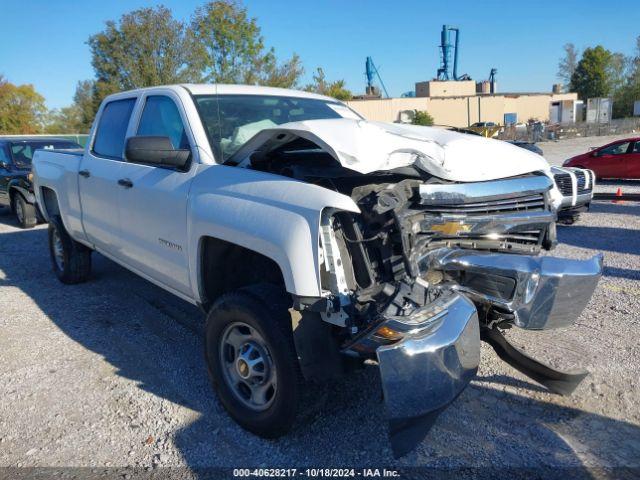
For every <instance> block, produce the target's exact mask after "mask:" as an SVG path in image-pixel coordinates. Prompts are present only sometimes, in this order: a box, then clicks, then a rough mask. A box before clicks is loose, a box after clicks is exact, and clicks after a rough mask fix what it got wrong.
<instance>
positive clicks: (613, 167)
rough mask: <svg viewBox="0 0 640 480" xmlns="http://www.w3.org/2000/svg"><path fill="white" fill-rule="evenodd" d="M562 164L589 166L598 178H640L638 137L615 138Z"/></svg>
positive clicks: (639, 142)
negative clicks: (613, 140)
mask: <svg viewBox="0 0 640 480" xmlns="http://www.w3.org/2000/svg"><path fill="white" fill-rule="evenodd" d="M562 166H563V167H578V168H589V169H591V170H593V171H594V172H596V176H597V177H598V178H640V138H627V139H625V140H616V141H615V142H612V143H609V144H607V145H605V146H603V147H598V148H596V149H594V150H592V151H590V152H587V153H583V154H582V155H578V156H575V157H573V158H570V159H569V160H566V161H565V162H564V163H563V164H562Z"/></svg>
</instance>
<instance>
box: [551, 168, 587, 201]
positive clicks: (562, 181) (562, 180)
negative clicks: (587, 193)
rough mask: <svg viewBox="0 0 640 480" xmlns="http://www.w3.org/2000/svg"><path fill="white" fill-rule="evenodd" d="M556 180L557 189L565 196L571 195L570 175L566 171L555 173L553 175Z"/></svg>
mask: <svg viewBox="0 0 640 480" xmlns="http://www.w3.org/2000/svg"><path fill="white" fill-rule="evenodd" d="M553 178H554V180H555V181H556V185H557V186H558V190H560V193H562V195H564V196H565V197H570V196H571V195H573V185H572V182H571V175H570V174H568V173H557V174H555V175H554V176H553ZM582 181H583V185H584V177H582Z"/></svg>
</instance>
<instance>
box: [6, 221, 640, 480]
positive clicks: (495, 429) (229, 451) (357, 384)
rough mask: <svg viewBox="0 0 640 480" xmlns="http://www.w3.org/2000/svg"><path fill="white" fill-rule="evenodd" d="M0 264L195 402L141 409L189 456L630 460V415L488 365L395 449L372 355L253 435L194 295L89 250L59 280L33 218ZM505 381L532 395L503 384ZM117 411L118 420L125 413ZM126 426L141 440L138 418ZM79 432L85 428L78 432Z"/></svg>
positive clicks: (633, 457)
mask: <svg viewBox="0 0 640 480" xmlns="http://www.w3.org/2000/svg"><path fill="white" fill-rule="evenodd" d="M0 221H2V222H4V218H3V219H2V220H0ZM571 230H573V229H571ZM589 230H591V229H589ZM589 236H590V235H589ZM0 270H2V272H3V273H4V278H3V277H0V287H2V286H15V287H17V288H19V289H21V290H23V291H24V292H25V293H26V294H28V295H29V296H30V297H31V298H33V300H34V301H35V302H36V303H37V305H38V307H39V308H40V309H41V310H42V311H43V312H44V313H45V314H46V315H47V316H48V317H49V318H50V319H51V321H52V322H54V323H55V324H56V325H57V327H58V328H59V329H60V330H61V331H62V332H64V333H65V334H66V335H67V336H68V337H70V338H71V339H73V340H74V341H75V342H78V343H79V344H80V345H82V346H84V347H85V348H87V349H89V350H91V351H93V352H96V353H97V354H99V355H101V356H102V357H103V358H104V359H105V360H106V361H107V362H108V363H110V364H111V365H113V366H114V367H115V368H116V369H117V375H120V376H122V377H125V378H128V379H131V380H133V381H135V382H136V384H137V388H140V389H141V390H144V391H146V392H150V393H151V394H153V395H155V396H158V397H159V398H161V399H165V400H167V401H169V402H172V403H174V404H178V405H182V406H184V407H187V408H189V409H192V410H193V411H194V412H196V416H195V419H194V421H193V422H192V423H190V424H189V425H187V426H184V427H181V428H179V429H178V430H177V431H176V427H175V423H173V424H172V423H171V420H172V419H171V412H172V410H171V409H169V410H167V409H166V408H163V409H162V411H158V412H151V413H150V414H149V413H148V414H146V417H147V418H148V417H151V418H155V419H158V420H159V421H160V422H162V425H163V430H164V431H165V432H167V433H166V434H167V435H171V437H172V440H173V442H174V443H175V445H176V446H177V448H178V449H179V451H180V453H181V455H182V456H183V458H184V461H185V463H186V464H187V465H188V466H189V467H191V468H203V467H213V466H225V467H252V466H267V467H285V466H290V467H293V466H296V467H299V466H312V467H321V466H333V467H345V466H360V467H363V466H364V467H370V466H381V465H386V466H396V467H398V466H399V467H402V466H405V467H411V466H429V467H433V468H446V469H448V468H460V467H464V468H469V467H471V468H472V467H484V468H489V467H490V468H493V469H499V468H503V467H516V468H525V467H529V468H544V467H549V468H550V467H552V466H563V467H569V468H570V469H573V470H571V471H575V472H577V473H578V474H580V473H584V471H583V470H581V469H582V468H583V467H582V465H583V464H584V462H586V461H588V462H590V463H591V464H595V465H606V466H612V467H616V466H631V465H635V466H637V465H638V461H639V459H640V428H638V426H635V425H632V424H629V423H626V422H621V421H616V420H614V419H610V418H606V417H603V416H600V415H595V414H591V413H587V412H582V411H580V410H577V409H574V408H568V407H563V406H560V405H555V404H552V403H548V401H544V400H545V399H546V400H548V399H549V398H551V397H548V396H547V394H546V393H542V392H543V389H542V388H540V387H537V386H535V385H531V384H528V383H525V382H520V381H518V380H514V379H511V378H508V377H503V376H500V375H497V376H495V375H492V376H487V377H484V378H479V379H478V380H476V381H474V382H473V383H472V385H471V386H470V387H469V388H467V390H465V391H464V392H463V394H462V395H461V396H460V397H459V398H458V400H457V401H456V402H455V403H454V404H453V405H452V406H451V407H450V408H448V409H447V410H446V411H445V412H444V413H443V414H442V416H441V417H440V419H439V420H438V422H437V423H436V426H435V427H434V429H433V430H432V432H431V433H430V435H429V436H428V437H427V438H426V440H425V441H424V442H422V444H421V445H420V446H419V447H418V448H417V449H416V450H414V451H413V452H411V453H409V454H408V455H407V456H405V457H404V458H402V459H400V460H395V459H394V458H393V457H392V455H391V451H390V449H389V445H388V442H387V437H386V425H385V421H384V418H385V412H384V408H383V404H382V399H381V391H380V384H379V379H378V375H377V371H376V369H375V368H373V367H369V368H366V369H364V370H362V371H360V372H357V373H356V374H354V375H352V376H350V377H349V378H348V379H346V380H344V381H341V382H339V383H335V384H333V385H331V387H330V388H329V389H328V394H327V396H326V397H325V400H324V402H323V406H322V410H320V411H319V412H321V413H316V414H315V415H313V416H311V417H310V418H307V419H306V421H305V422H304V423H303V424H302V425H301V426H300V427H298V428H297V429H296V430H294V431H293V432H291V433H290V434H289V435H287V436H286V437H283V438H281V439H278V440H271V441H269V440H263V439H260V438H257V437H255V436H253V435H251V434H249V433H247V432H245V431H244V430H242V429H241V428H240V427H238V426H237V425H236V424H235V423H234V422H233V421H232V420H230V418H229V417H228V416H227V415H226V414H225V413H224V411H223V409H222V408H221V406H220V404H219V403H218V402H217V400H216V399H215V397H214V395H213V394H212V391H211V388H210V386H209V382H208V379H207V374H206V371H205V368H204V360H203V354H202V351H203V346H202V342H201V337H202V334H201V330H202V321H203V316H202V314H201V313H200V312H199V311H198V310H197V309H196V308H195V307H193V306H191V305H189V304H187V303H185V302H182V301H181V300H179V299H176V298H175V297H174V296H172V295H171V294H169V293H166V292H164V291H162V290H161V289H159V288H157V287H155V286H154V285H152V284H150V283H148V282H146V281H144V280H142V279H140V278H138V277H137V276H135V275H133V274H131V273H129V272H127V271H125V270H124V269H122V268H120V267H118V266H116V265H115V264H113V263H111V262H109V261H107V260H106V259H104V258H103V257H101V256H99V255H95V256H94V271H95V275H94V278H93V279H92V280H91V281H89V282H88V283H85V284H82V285H75V286H63V285H62V284H60V283H59V282H58V281H57V280H56V279H55V277H54V275H53V273H52V272H51V271H50V263H49V258H48V252H47V248H46V229H44V228H38V229H35V230H27V231H19V230H12V231H8V232H6V233H3V234H0ZM523 383H525V384H524V385H522V384H523ZM505 384H506V385H509V387H505V386H504V385H505ZM514 386H516V387H524V388H526V389H528V390H529V391H531V396H535V397H537V398H531V397H529V396H527V397H524V396H521V395H517V394H514V393H510V392H509V390H510V389H511V390H512V389H513V387H514ZM581 388H587V387H585V386H583V387H581ZM78 401H83V399H79V400H78ZM119 401H128V400H127V399H126V398H125V399H124V400H123V399H120V398H114V399H113V403H114V406H113V408H114V409H115V408H122V409H123V410H124V411H125V412H127V407H128V406H129V405H128V404H125V405H120V404H119V403H118V402H119ZM154 405H155V404H154ZM134 420H135V418H132V419H131V422H132V425H131V426H130V428H134V426H133V423H134ZM119 421H121V422H123V423H124V424H125V426H123V427H122V428H127V427H126V423H127V422H128V421H129V420H126V416H125V417H120V420H119ZM135 428H137V429H139V433H140V441H141V442H144V439H145V438H146V436H147V434H148V432H147V431H145V425H136V426H135ZM91 435H92V432H90V431H87V432H86V436H87V438H88V439H90V438H91V437H90V436H91ZM117 461H118V460H117V459H116V460H115V462H117ZM127 461H128V460H127V458H122V459H120V462H122V464H124V465H126V463H127ZM115 462H114V464H115Z"/></svg>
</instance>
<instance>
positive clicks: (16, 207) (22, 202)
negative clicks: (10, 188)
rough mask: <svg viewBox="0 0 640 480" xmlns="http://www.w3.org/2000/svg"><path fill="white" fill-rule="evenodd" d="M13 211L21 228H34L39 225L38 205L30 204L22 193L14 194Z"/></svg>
mask: <svg viewBox="0 0 640 480" xmlns="http://www.w3.org/2000/svg"><path fill="white" fill-rule="evenodd" d="M13 211H14V212H15V214H16V218H17V219H18V224H19V225H20V228H33V227H35V226H36V225H37V223H38V221H37V220H36V207H35V205H32V204H30V203H29V202H27V200H26V199H25V198H24V197H23V196H22V194H20V193H16V194H15V195H14V196H13Z"/></svg>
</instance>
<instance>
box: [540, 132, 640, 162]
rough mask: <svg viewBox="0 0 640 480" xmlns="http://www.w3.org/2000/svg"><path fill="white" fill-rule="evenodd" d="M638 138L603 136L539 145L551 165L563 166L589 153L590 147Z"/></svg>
mask: <svg viewBox="0 0 640 480" xmlns="http://www.w3.org/2000/svg"><path fill="white" fill-rule="evenodd" d="M634 136H637V134H635V133H627V134H624V135H603V136H601V137H579V138H570V139H566V140H557V141H554V142H551V141H548V142H539V143H537V145H538V146H539V147H540V148H541V149H542V152H543V153H544V158H546V159H547V161H548V162H549V163H550V164H551V165H562V162H564V161H565V160H567V159H569V158H571V157H573V156H575V155H579V154H581V153H585V152H588V151H589V148H590V147H600V146H602V145H606V144H607V143H611V142H614V141H616V140H621V139H623V138H630V137H634Z"/></svg>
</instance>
